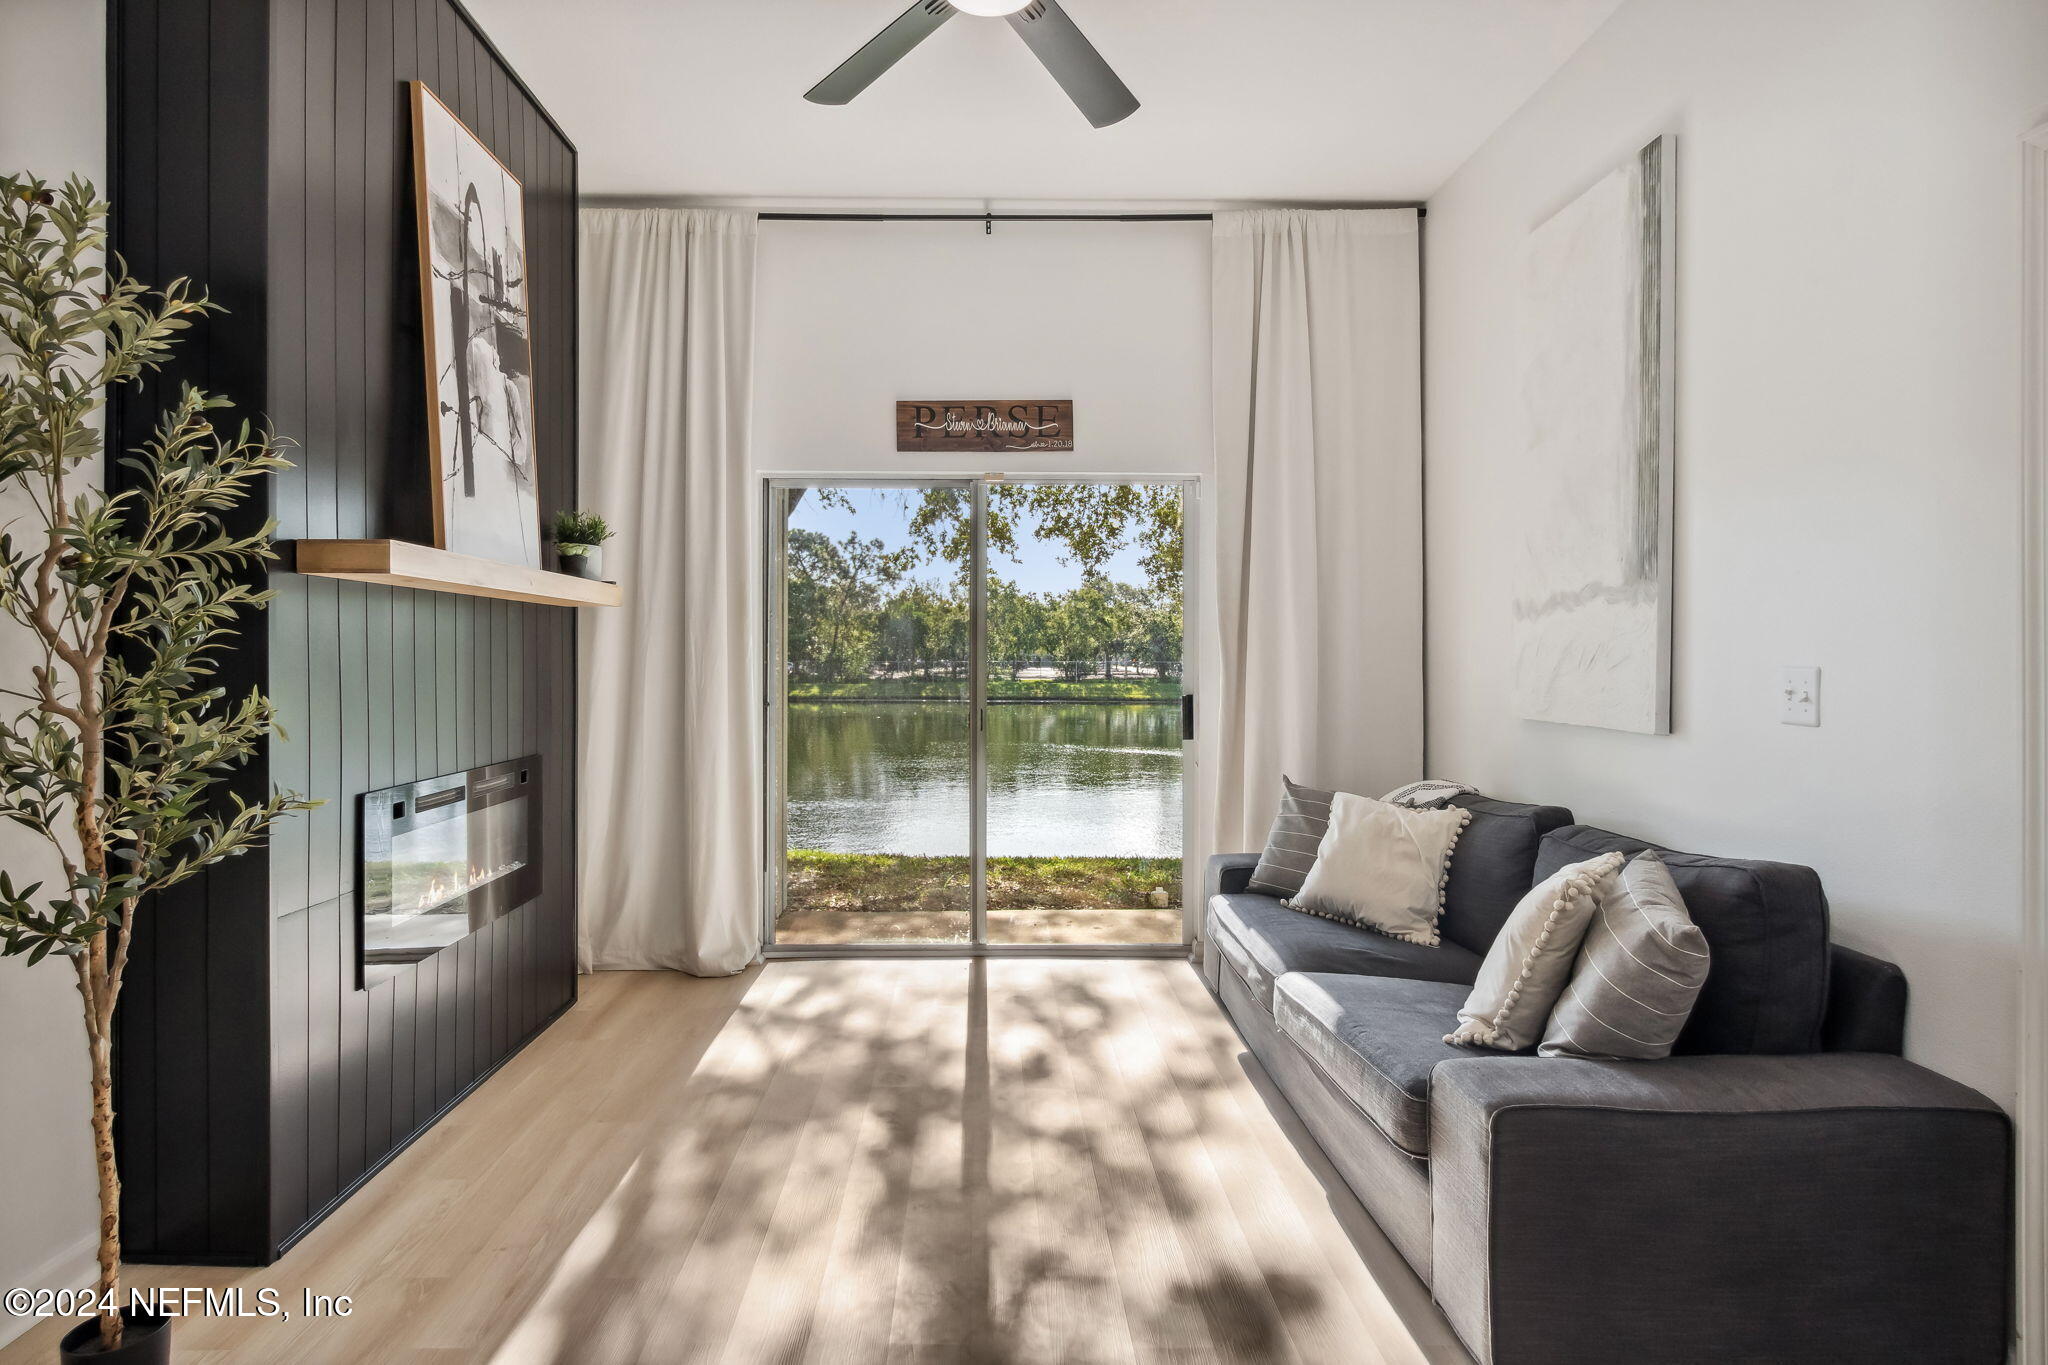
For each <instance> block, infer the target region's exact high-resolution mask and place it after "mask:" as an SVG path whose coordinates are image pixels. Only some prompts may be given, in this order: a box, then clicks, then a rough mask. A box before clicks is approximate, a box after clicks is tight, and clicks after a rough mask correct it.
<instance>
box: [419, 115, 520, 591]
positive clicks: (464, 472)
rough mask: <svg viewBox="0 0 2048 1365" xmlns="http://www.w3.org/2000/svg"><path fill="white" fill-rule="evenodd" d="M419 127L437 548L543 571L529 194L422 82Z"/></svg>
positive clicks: (422, 279) (421, 236) (423, 300)
mask: <svg viewBox="0 0 2048 1365" xmlns="http://www.w3.org/2000/svg"><path fill="white" fill-rule="evenodd" d="M412 128H413V198H414V201H415V203H416V205H417V207H418V214H419V239H420V297H421V304H422V307H423V308H424V310H425V316H424V317H423V318H422V319H421V321H422V323H423V326H424V330H425V337H426V361H427V401H428V403H429V405H430V407H429V419H428V422H427V431H428V439H429V444H430V446H431V449H432V452H433V486H434V537H435V543H436V544H438V545H439V546H440V547H441V548H442V549H444V550H455V551H457V552H459V553H462V554H467V555H477V556H480V557H482V558H485V559H495V560H501V561H503V562H505V563H510V564H524V565H527V566H529V567H533V568H538V567H540V562H541V553H540V498H539V486H538V484H537V482H536V479H535V469H534V448H533V437H534V426H533V348H532V338H531V317H530V315H529V313H528V311H527V306H526V300H527V288H526V211H525V202H524V194H523V192H522V190H521V188H520V184H519V180H518V178H517V177H516V176H514V175H513V174H512V172H511V171H510V170H508V169H506V167H505V166H504V164H503V163H502V162H500V161H499V160H498V159H497V158H496V157H495V156H493V155H491V152H490V149H489V148H487V147H485V146H484V144H483V143H482V142H480V141H478V140H477V137H476V135H475V134H474V133H472V132H470V131H469V129H468V128H466V127H464V126H463V124H462V121H461V120H460V119H458V118H456V117H455V115H454V113H453V112H451V111H450V110H449V108H448V106H446V105H445V104H443V103H441V101H440V99H439V98H437V97H436V96H435V94H434V92H433V91H431V90H429V89H427V87H426V85H425V84H424V83H422V82H420V81H414V82H413V83H412Z"/></svg>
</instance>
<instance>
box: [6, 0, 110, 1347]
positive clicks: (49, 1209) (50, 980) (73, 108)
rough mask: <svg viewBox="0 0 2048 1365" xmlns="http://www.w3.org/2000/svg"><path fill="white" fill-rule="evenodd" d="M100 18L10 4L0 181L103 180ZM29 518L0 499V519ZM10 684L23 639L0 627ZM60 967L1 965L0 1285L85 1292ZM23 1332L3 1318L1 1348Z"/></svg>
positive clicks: (83, 1133)
mask: <svg viewBox="0 0 2048 1365" xmlns="http://www.w3.org/2000/svg"><path fill="white" fill-rule="evenodd" d="M105 111H106V28H105V10H104V6H100V5H91V4H79V3H78V2H77V0H10V3H9V5H8V7H7V13H6V16H5V18H4V19H0V170H5V171H7V172H8V173H10V174H11V173H16V172H20V171H23V170H27V171H32V172H34V173H35V174H37V175H40V176H42V177H43V178H44V179H46V180H58V181H61V180H62V179H64V177H65V176H67V175H70V174H72V173H73V172H77V173H79V174H82V175H84V176H87V177H88V178H90V179H91V180H93V181H94V182H95V183H96V184H100V185H101V186H102V188H104V182H105V179H106V112H105ZM27 510H28V509H27V508H26V506H25V505H17V500H16V499H12V498H9V499H6V500H4V501H0V520H9V519H12V518H13V517H15V516H19V515H22V514H23V513H24V512H25V511H27ZM0 627H4V629H0V658H5V659H6V660H7V662H6V664H5V665H4V667H5V671H6V672H7V673H8V674H10V675H14V676H9V677H7V678H6V679H5V681H6V683H7V684H9V685H14V683H15V677H19V676H22V669H21V667H20V666H18V665H17V664H16V663H15V662H14V661H15V660H16V659H19V658H21V657H22V646H21V639H22V636H21V633H20V628H19V627H17V626H15V625H14V624H13V623H12V622H4V623H0ZM53 861H54V860H53V859H51V857H50V856H49V855H48V854H47V853H46V852H45V851H44V850H43V849H42V848H39V847H38V841H37V840H35V839H33V838H31V837H30V836H29V835H28V834H27V832H26V831H23V830H19V829H17V828H16V827H14V826H12V825H0V866H4V867H6V869H7V870H8V872H9V873H10V874H11V875H12V876H13V878H14V880H15V881H16V882H17V883H20V882H23V881H35V880H37V879H39V878H42V877H44V876H47V875H48V873H49V869H50V865H51V863H52V862H53ZM73 980H74V978H73V977H72V974H71V972H70V971H69V970H68V968H67V967H66V966H65V964H63V963H62V962H57V961H47V960H46V961H44V962H41V963H38V964H37V965H36V966H34V967H28V966H25V965H24V964H23V962H22V960H21V959H20V958H0V1152H6V1153H7V1154H8V1159H7V1160H6V1161H4V1162H0V1285H4V1286H13V1285H24V1286H51V1287H56V1286H69V1285H80V1284H85V1283H88V1282H89V1281H90V1280H91V1277H92V1258H93V1247H94V1236H95V1223H96V1220H97V1214H96V1209H97V1204H96V1202H95V1198H94V1194H93V1169H92V1146H91V1135H90V1133H89V1131H88V1129H87V1109H88V1092H87V1087H86V1060H85V1025H84V1024H83V1023H82V1022H81V1021H80V1018H79V1000H78V993H77V989H76V987H75V986H74V985H73V984H72V982H73ZM32 1325H33V1320H32V1319H23V1318H15V1317H10V1316H8V1315H7V1314H6V1313H4V1312H0V1342H6V1341H10V1340H12V1339H13V1338H14V1337H16V1336H18V1335H19V1334H20V1333H21V1332H22V1331H24V1330H26V1329H27V1328H28V1327H30V1326H32Z"/></svg>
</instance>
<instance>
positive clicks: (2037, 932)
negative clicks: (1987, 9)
mask: <svg viewBox="0 0 2048 1365" xmlns="http://www.w3.org/2000/svg"><path fill="white" fill-rule="evenodd" d="M2020 152H2021V160H2022V166H2021V184H2022V186H2023V190H2022V194H2023V199H2024V208H2023V214H2024V220H2025V221H2024V224H2023V228H2024V235H2023V238H2022V243H2023V245H2022V252H2023V256H2022V262H2021V281H2022V283H2021V291H2020V292H2021V312H2022V323H2023V332H2022V343H2021V344H2022V356H2023V361H2022V366H2023V368H2022V380H2021V401H2022V428H2021V430H2022V437H2021V440H2022V443H2023V449H2022V453H2021V460H2020V506H2021V509H2022V511H2021V515H2022V524H2021V536H2020V541H2021V546H2022V554H2023V569H2022V575H2023V577H2022V583H2021V602H2022V608H2021V611H2022V619H2021V622H2020V629H2021V638H2022V656H2023V658H2022V667H2023V673H2024V682H2023V689H2024V693H2025V695H2024V705H2023V707H2022V726H2023V739H2022V750H2021V752H2022V767H2023V770H2024V772H2023V817H2022V829H2023V839H2024V845H2023V848H2022V850H2021V860H2022V861H2021V867H2022V872H2021V882H2022V885H2021V893H2022V894H2021V907H2020V915H2021V921H2022V922H2021V927H2020V934H2021V946H2020V954H2021V955H2020V1020H2019V1025H2020V1028H2019V1038H2020V1048H2019V1052H2020V1055H2019V1102H2018V1105H2017V1106H2016V1107H2017V1109H2018V1113H2017V1115H2016V1118H2017V1120H2018V1123H2017V1133H2016V1136H2017V1138H2018V1147H2019V1151H2018V1158H2019V1160H2018V1167H2019V1171H2018V1175H2019V1181H2018V1184H2019V1189H2018V1202H2019V1208H2018V1216H2017V1217H2016V1218H2015V1219H2014V1223H2015V1231H2016V1234H2017V1238H2018V1242H2019V1246H2018V1248H2017V1250H2018V1253H2019V1254H2018V1262H2019V1265H2018V1271H2019V1284H2018V1303H2017V1305H2016V1307H2017V1309H2018V1312H2017V1315H2016V1316H2017V1318H2018V1322H2017V1327H2018V1343H2017V1359H2018V1360H2019V1361H2020V1362H2021V1363H2022V1365H2048V122H2044V123H2042V124H2040V125H2039V126H2037V127H2035V128H2034V129H2033V130H2032V131H2031V132H2029V133H2027V134H2025V135H2024V137H2022V139H2021V146H2020Z"/></svg>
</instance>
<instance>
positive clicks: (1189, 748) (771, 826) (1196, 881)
mask: <svg viewBox="0 0 2048 1365" xmlns="http://www.w3.org/2000/svg"><path fill="white" fill-rule="evenodd" d="M1021 483H1081V484H1173V485H1178V486H1179V487H1180V489H1181V691H1182V693H1183V694H1185V695H1189V696H1193V697H1194V698H1195V701H1194V710H1195V715H1196V718H1197V721H1196V733H1197V734H1199V733H1200V716H1201V714H1202V697H1201V691H1200V679H1199V678H1198V677H1197V665H1196V653H1195V651H1196V642H1197V640H1198V639H1199V634H1198V632H1197V628H1196V627H1197V624H1198V622H1199V621H1200V619H1201V618H1200V612H1201V609H1202V607H1201V602H1200V599H1199V593H1198V575H1197V574H1196V573H1195V572H1194V566H1195V565H1196V564H1198V563H1200V545H1201V532H1202V522H1201V511H1202V476H1201V475H1199V474H1193V473H1159V474H1145V473H1130V474H1085V473H1071V472H1066V471H1061V472H1057V473H1023V474H1002V473H993V472H990V471H987V470H971V471H945V470H933V471H931V472H930V473H929V474H910V473H906V472H904V471H902V470H895V471H890V472H887V473H877V474H874V475H862V474H857V473H849V472H847V471H845V470H832V471H829V472H821V473H818V474H805V473H802V472H794V473H792V472H778V473H764V474H762V475H761V476H760V496H761V518H762V527H763V533H762V537H761V544H762V551H763V555H764V567H763V572H762V574H761V596H762V601H761V603H760V607H761V616H760V620H761V622H762V631H763V636H762V640H763V645H762V650H761V657H762V658H763V660H764V661H765V666H764V667H763V669H762V706H763V712H762V735H761V756H760V758H761V765H762V782H761V800H762V809H761V828H762V830H763V831H764V837H763V838H762V841H761V849H762V857H763V859H764V860H765V861H764V866H763V868H762V877H761V887H762V894H761V907H760V908H761V944H762V949H761V951H762V955H763V956H764V957H766V958H771V959H774V958H784V959H788V958H843V957H868V958H874V957H879V958H962V957H1093V958H1118V957H1122V958H1132V957H1172V958H1178V957H1186V956H1188V955H1189V954H1190V952H1192V951H1193V948H1194V944H1195V936H1196V931H1197V929H1198V927H1199V925H1200V922H1201V913H1200V912H1201V906H1200V904H1199V901H1200V899H1201V897H1200V887H1201V874H1202V870H1201V868H1200V867H1199V866H1198V864H1199V862H1200V861H1201V857H1200V850H1199V849H1197V848H1196V847H1195V835H1196V832H1197V829H1198V824H1197V819H1198V816H1199V814H1200V811H1199V800H1200V787H1201V783H1200V781H1199V773H1198V767H1199V758H1198V748H1199V746H1198V744H1197V742H1196V741H1195V740H1193V739H1190V738H1187V737H1185V736H1184V737H1183V738H1182V740H1181V918H1180V924H1181V929H1180V932H1181V937H1180V942H1178V943H1126V944H1114V943H989V942H986V941H985V940H986V939H987V937H988V868H987V848H986V844H987V838H986V835H987V828H986V826H987V804H988V792H987V782H986V776H987V772H986V765H987V746H986V744H985V742H984V740H983V738H982V737H983V735H984V733H985V731H984V728H983V726H984V723H985V721H986V719H987V708H988V704H989V703H988V677H987V670H986V669H985V668H984V667H982V666H981V665H982V662H983V660H982V656H983V655H984V654H985V653H986V649H985V646H986V644H987V622H986V621H985V620H983V614H984V605H985V602H986V598H987V589H986V582H985V579H986V574H987V569H988V563H987V539H988V538H987V527H988V523H987V518H988V490H989V489H990V488H991V487H995V486H998V485H1002V484H1021ZM947 487H965V488H967V489H969V491H970V495H971V497H972V501H973V507H972V516H973V518H974V534H973V537H972V543H973V550H972V556H973V558H972V563H971V564H970V572H971V573H972V574H973V580H972V581H973V587H972V590H971V591H970V592H969V594H968V603H969V606H968V649H969V652H970V654H971V655H972V656H973V663H972V664H971V666H970V667H969V669H968V674H969V688H968V703H967V704H968V706H969V708H970V713H971V718H972V721H973V725H974V730H973V736H974V738H973V741H972V743H971V744H970V745H969V755H970V756H969V760H968V761H969V765H970V771H969V776H968V782H969V791H970V793H971V799H970V802H969V808H970V815H969V833H970V843H971V849H972V858H971V861H970V871H969V875H970V877H971V879H972V882H973V886H972V902H971V905H972V911H971V914H972V919H971V925H970V938H971V941H970V942H968V943H818V944H779V943H777V942H776V941H775V920H776V917H777V914H778V912H779V910H780V909H781V906H782V898H783V889H784V888H783V877H784V873H785V870H786V868H785V863H784V860H783V852H784V847H783V846H784V843H785V840H786V830H785V828H784V802H783V790H782V788H783V773H784V767H785V764H786V763H787V761H788V752H787V748H786V744H787V733H788V726H787V716H786V715H785V714H784V712H785V710H786V707H787V688H786V679H785V674H786V672H787V665H786V661H787V657H788V655H787V635H786V630H787V621H786V618H785V607H786V601H787V599H786V597H785V594H784V593H783V591H782V579H779V578H778V577H777V576H776V575H777V574H778V573H779V572H783V563H784V554H785V551H786V533H787V529H788V528H787V527H786V526H785V525H783V524H780V522H781V519H779V518H778V517H777V516H776V495H777V493H778V491H779V490H782V489H786V488H881V489H888V488H904V489H911V488H947Z"/></svg>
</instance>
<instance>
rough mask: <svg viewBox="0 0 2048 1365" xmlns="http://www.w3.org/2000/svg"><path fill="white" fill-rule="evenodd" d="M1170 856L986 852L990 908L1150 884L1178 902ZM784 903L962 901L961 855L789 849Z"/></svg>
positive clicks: (899, 908) (1070, 906) (1121, 904)
mask: <svg viewBox="0 0 2048 1365" xmlns="http://www.w3.org/2000/svg"><path fill="white" fill-rule="evenodd" d="M1180 872H1181V867H1180V859H1178V858H990V859H989V860H988V880H989V896H988V904H989V909H991V910H1116V909H1125V910H1139V909H1144V908H1146V907H1147V906H1148V905H1149V902H1148V901H1147V899H1146V897H1147V896H1149V895H1150V894H1151V892H1152V890H1153V888H1154V887H1160V888H1163V889H1164V890H1165V891H1166V895H1167V904H1168V905H1169V906H1178V905H1179V904H1180ZM787 903H788V908H789V910H790V911H791V912H793V913H799V914H801V913H803V912H805V911H812V910H875V911H883V912H903V911H909V910H956V911H965V910H966V909H968V860H967V859H966V858H919V857H910V856H907V855H903V854H895V853H819V852H816V851H814V850H811V849H791V850H790V851H789V883H788V894H787Z"/></svg>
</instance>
